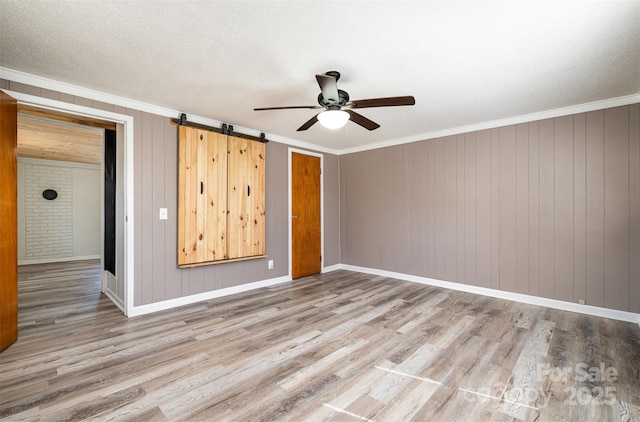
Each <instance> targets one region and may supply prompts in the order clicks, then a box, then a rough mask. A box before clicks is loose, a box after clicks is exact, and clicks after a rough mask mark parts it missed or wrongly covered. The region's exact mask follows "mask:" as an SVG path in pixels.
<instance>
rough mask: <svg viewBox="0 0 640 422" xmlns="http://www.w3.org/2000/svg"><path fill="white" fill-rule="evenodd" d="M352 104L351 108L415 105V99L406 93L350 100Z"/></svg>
mask: <svg viewBox="0 0 640 422" xmlns="http://www.w3.org/2000/svg"><path fill="white" fill-rule="evenodd" d="M351 103H353V104H354V105H353V106H352V107H351V108H370V107H395V106H410V105H415V103H416V99H415V98H413V96H411V95H408V96H406V97H387V98H371V99H368V100H356V101H351Z"/></svg>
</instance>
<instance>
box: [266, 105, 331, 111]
mask: <svg viewBox="0 0 640 422" xmlns="http://www.w3.org/2000/svg"><path fill="white" fill-rule="evenodd" d="M295 108H308V109H314V108H322V107H320V106H284V107H258V108H254V109H253V111H264V110H287V109H295Z"/></svg>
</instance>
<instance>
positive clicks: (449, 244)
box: [440, 136, 458, 281]
mask: <svg viewBox="0 0 640 422" xmlns="http://www.w3.org/2000/svg"><path fill="white" fill-rule="evenodd" d="M457 152H458V147H457V144H456V137H455V136H448V137H446V138H444V177H445V180H444V207H443V211H444V222H445V223H444V224H445V225H444V228H445V230H444V239H443V242H442V243H441V244H440V247H441V248H443V249H444V260H445V270H444V277H445V278H444V279H445V280H453V281H455V280H456V275H457V274H456V273H457V267H458V265H457V247H456V241H457V236H458V233H457V230H456V224H457V212H456V209H457V204H456V201H457V195H458V192H457V167H458V164H457V157H456V155H457Z"/></svg>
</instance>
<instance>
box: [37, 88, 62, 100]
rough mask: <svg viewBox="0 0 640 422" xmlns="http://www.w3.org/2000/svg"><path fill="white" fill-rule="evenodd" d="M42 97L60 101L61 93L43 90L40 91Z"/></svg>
mask: <svg viewBox="0 0 640 422" xmlns="http://www.w3.org/2000/svg"><path fill="white" fill-rule="evenodd" d="M40 96H41V97H43V98H49V99H51V100H55V101H60V93H59V92H58V91H52V90H50V89H45V88H42V89H40Z"/></svg>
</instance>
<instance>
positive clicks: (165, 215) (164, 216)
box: [160, 208, 168, 220]
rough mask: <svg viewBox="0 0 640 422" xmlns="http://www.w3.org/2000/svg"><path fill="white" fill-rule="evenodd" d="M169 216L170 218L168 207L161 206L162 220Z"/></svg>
mask: <svg viewBox="0 0 640 422" xmlns="http://www.w3.org/2000/svg"><path fill="white" fill-rule="evenodd" d="M167 218H168V216H167V209H166V208H160V220H166V219H167Z"/></svg>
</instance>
